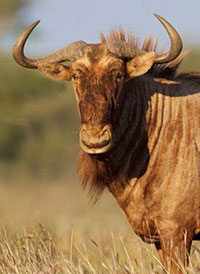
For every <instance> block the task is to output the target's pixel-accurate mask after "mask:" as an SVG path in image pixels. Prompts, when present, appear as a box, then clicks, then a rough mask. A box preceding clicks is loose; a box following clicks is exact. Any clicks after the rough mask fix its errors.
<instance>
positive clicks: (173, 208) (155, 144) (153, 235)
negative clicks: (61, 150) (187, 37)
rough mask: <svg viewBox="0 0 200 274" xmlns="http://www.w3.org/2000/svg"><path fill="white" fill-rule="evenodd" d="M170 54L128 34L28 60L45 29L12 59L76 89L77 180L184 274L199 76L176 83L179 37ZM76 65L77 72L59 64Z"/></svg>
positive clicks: (198, 170)
mask: <svg viewBox="0 0 200 274" xmlns="http://www.w3.org/2000/svg"><path fill="white" fill-rule="evenodd" d="M156 17H157V18H158V20H159V21H160V22H161V23H162V25H163V26H164V28H165V29H166V31H167V33H168V35H169V37H170V40H171V47H170V50H169V51H168V52H166V53H163V54H158V53H156V51H157V50H156V43H153V42H152V39H150V38H146V39H145V41H144V43H143V45H142V47H141V48H140V47H139V43H138V40H137V39H135V38H134V36H133V35H131V34H129V35H128V37H126V35H125V34H124V32H123V31H122V30H120V31H112V32H111V33H110V34H109V35H108V37H105V36H103V35H101V43H100V44H86V43H85V42H83V41H78V42H74V43H72V44H70V45H68V46H66V47H65V48H63V49H61V50H58V51H56V52H55V53H53V54H51V55H49V56H47V57H45V58H40V59H36V60H33V59H29V58H27V57H26V56H25V55H24V52H23V51H24V45H25V43H26V40H27V38H28V37H29V35H30V33H31V32H32V30H33V29H34V28H35V27H36V25H37V24H38V23H39V21H37V22H35V23H33V24H32V25H31V26H29V27H28V28H27V29H26V30H25V31H24V33H23V34H22V35H21V36H20V38H19V40H18V41H17V43H16V44H15V46H14V49H13V56H14V58H15V60H16V61H17V63H18V64H20V65H21V66H23V67H26V68H35V69H36V68H37V69H39V70H40V71H41V73H43V74H44V75H45V76H47V77H49V78H51V79H54V80H61V81H65V80H67V81H69V80H72V83H73V87H74V90H75V94H76V99H77V105H78V111H79V115H80V120H81V126H80V146H81V156H80V160H79V173H80V177H81V179H82V182H83V186H86V185H87V184H89V188H90V191H91V195H92V196H93V197H95V198H98V197H99V196H100V194H101V193H102V191H103V190H104V188H105V187H107V188H108V189H109V190H110V192H111V193H112V194H113V195H114V197H115V198H116V200H117V202H118V204H119V205H120V207H121V208H122V209H123V210H124V212H125V214H126V216H127V218H128V221H129V223H130V225H131V227H132V228H133V230H134V231H135V232H136V233H137V234H138V235H140V236H141V237H142V239H144V240H145V241H149V242H153V243H155V246H156V248H157V250H158V251H159V254H160V257H161V260H162V263H163V265H164V267H165V269H167V270H168V271H169V272H170V273H182V272H183V270H182V268H181V267H182V266H185V265H186V264H187V261H188V255H189V253H190V248H191V243H192V240H194V239H198V238H200V237H199V236H200V180H199V179H200V127H199V126H200V74H198V73H181V74H178V73H177V68H178V66H179V64H180V63H181V61H182V59H183V58H184V54H181V55H180V52H181V50H182V41H181V38H180V36H179V34H178V33H177V31H176V30H175V29H174V28H173V27H172V26H171V25H170V24H169V23H168V22H167V21H166V20H165V19H164V18H162V17H161V16H158V15H156ZM64 61H71V65H70V66H66V65H63V64H61V63H62V62H64Z"/></svg>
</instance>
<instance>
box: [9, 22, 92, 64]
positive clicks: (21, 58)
mask: <svg viewBox="0 0 200 274" xmlns="http://www.w3.org/2000/svg"><path fill="white" fill-rule="evenodd" d="M39 23H40V20H38V21H36V22H34V23H33V24H31V25H30V26H29V27H28V28H27V29H26V30H25V31H24V32H23V33H22V34H21V36H20V37H19V39H18V40H17V42H16V44H15V45H14V48H13V57H14V59H15V61H16V62H17V63H18V64H19V65H21V66H23V67H25V68H33V69H34V68H37V67H38V66H37V64H38V63H39V62H40V63H53V62H58V63H61V62H64V61H72V62H73V61H75V60H76V59H78V58H80V57H81V56H82V55H83V52H84V49H85V48H86V46H87V44H86V43H85V42H83V41H77V42H73V43H71V44H69V45H68V46H66V47H64V48H62V49H60V50H58V51H56V52H54V53H53V54H50V55H49V56H47V57H44V58H39V59H30V58H27V57H26V56H25V55H24V46H25V43H26V41H27V39H28V37H29V35H30V34H31V32H32V31H33V30H34V28H35V27H36V26H37V25H38V24H39Z"/></svg>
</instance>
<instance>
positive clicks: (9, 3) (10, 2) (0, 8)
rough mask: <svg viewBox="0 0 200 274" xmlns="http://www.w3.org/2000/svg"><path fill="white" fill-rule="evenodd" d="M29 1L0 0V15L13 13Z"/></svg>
mask: <svg viewBox="0 0 200 274" xmlns="http://www.w3.org/2000/svg"><path fill="white" fill-rule="evenodd" d="M27 2H29V1H25V0H1V1H0V16H4V15H7V14H9V15H14V13H15V12H16V11H17V10H18V9H20V8H21V7H22V5H24V4H27Z"/></svg>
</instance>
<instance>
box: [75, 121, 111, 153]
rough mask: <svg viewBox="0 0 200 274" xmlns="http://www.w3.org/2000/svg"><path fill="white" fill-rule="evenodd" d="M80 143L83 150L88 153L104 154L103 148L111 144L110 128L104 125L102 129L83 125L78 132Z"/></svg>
mask: <svg viewBox="0 0 200 274" xmlns="http://www.w3.org/2000/svg"><path fill="white" fill-rule="evenodd" d="M80 143H81V147H82V148H83V150H85V151H86V152H88V153H102V152H105V151H104V150H105V148H106V147H109V145H110V143H111V130H110V126H109V125H105V126H103V127H102V126H91V125H87V124H83V125H82V126H81V130H80ZM101 150H102V152H101ZM97 151H99V152H97Z"/></svg>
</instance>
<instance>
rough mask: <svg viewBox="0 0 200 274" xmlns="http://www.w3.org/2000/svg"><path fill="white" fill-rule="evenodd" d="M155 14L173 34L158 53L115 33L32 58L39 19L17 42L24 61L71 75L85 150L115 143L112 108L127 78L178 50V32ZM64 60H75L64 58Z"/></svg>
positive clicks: (54, 75)
mask: <svg viewBox="0 0 200 274" xmlns="http://www.w3.org/2000/svg"><path fill="white" fill-rule="evenodd" d="M156 17H157V18H158V19H159V21H160V22H161V23H162V24H163V26H164V27H165V29H166V30H167V32H168V34H169V37H170V40H171V48H170V50H169V52H167V53H164V54H162V55H158V56H157V55H156V54H155V52H154V51H145V50H143V49H139V48H138V47H137V46H136V45H134V43H127V42H126V41H125V40H124V39H123V38H122V39H121V37H113V39H107V40H106V39H102V43H101V44H86V43H85V42H83V41H78V42H74V43H72V44H70V45H68V46H67V47H65V48H63V49H61V50H58V51H57V52H55V53H53V54H51V55H49V56H47V57H45V58H40V59H37V60H33V59H29V58H27V57H25V55H24V53H23V49H24V45H25V43H26V40H27V38H28V36H29V35H30V33H31V32H32V30H33V29H34V28H35V27H36V25H37V24H38V23H39V21H37V22H35V23H33V24H32V25H31V26H29V27H28V28H27V29H26V30H25V31H24V33H23V34H22V35H21V36H20V38H19V40H18V41H17V43H16V44H15V46H14V49H13V56H14V58H15V60H16V61H17V62H18V63H19V64H20V65H22V66H24V67H26V68H38V69H39V70H40V71H41V72H42V73H43V74H44V75H45V76H47V77H49V78H51V79H54V80H63V81H64V80H72V83H73V87H74V90H75V94H76V98H77V104H78V110H79V114H80V119H81V127H80V145H81V148H82V149H83V150H84V151H85V152H87V153H90V154H99V153H105V152H107V151H109V150H110V149H111V148H112V146H113V132H112V129H113V113H114V112H115V110H116V108H117V107H118V106H119V105H120V100H119V98H120V94H121V91H122V90H123V86H124V84H125V83H126V82H127V81H128V80H129V79H131V78H134V77H137V76H141V75H143V74H145V73H146V72H147V71H148V70H149V69H150V68H151V67H152V65H153V64H154V63H166V62H170V61H172V60H174V59H175V58H176V57H177V56H178V55H179V53H180V51H181V49H182V42H181V38H180V36H179V35H178V33H177V32H176V30H175V29H174V28H173V27H172V26H171V25H170V24H169V23H168V22H167V21H166V20H165V19H164V18H162V17H160V16H158V15H156ZM65 61H70V62H71V65H70V66H67V65H63V64H61V63H62V62H65Z"/></svg>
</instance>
